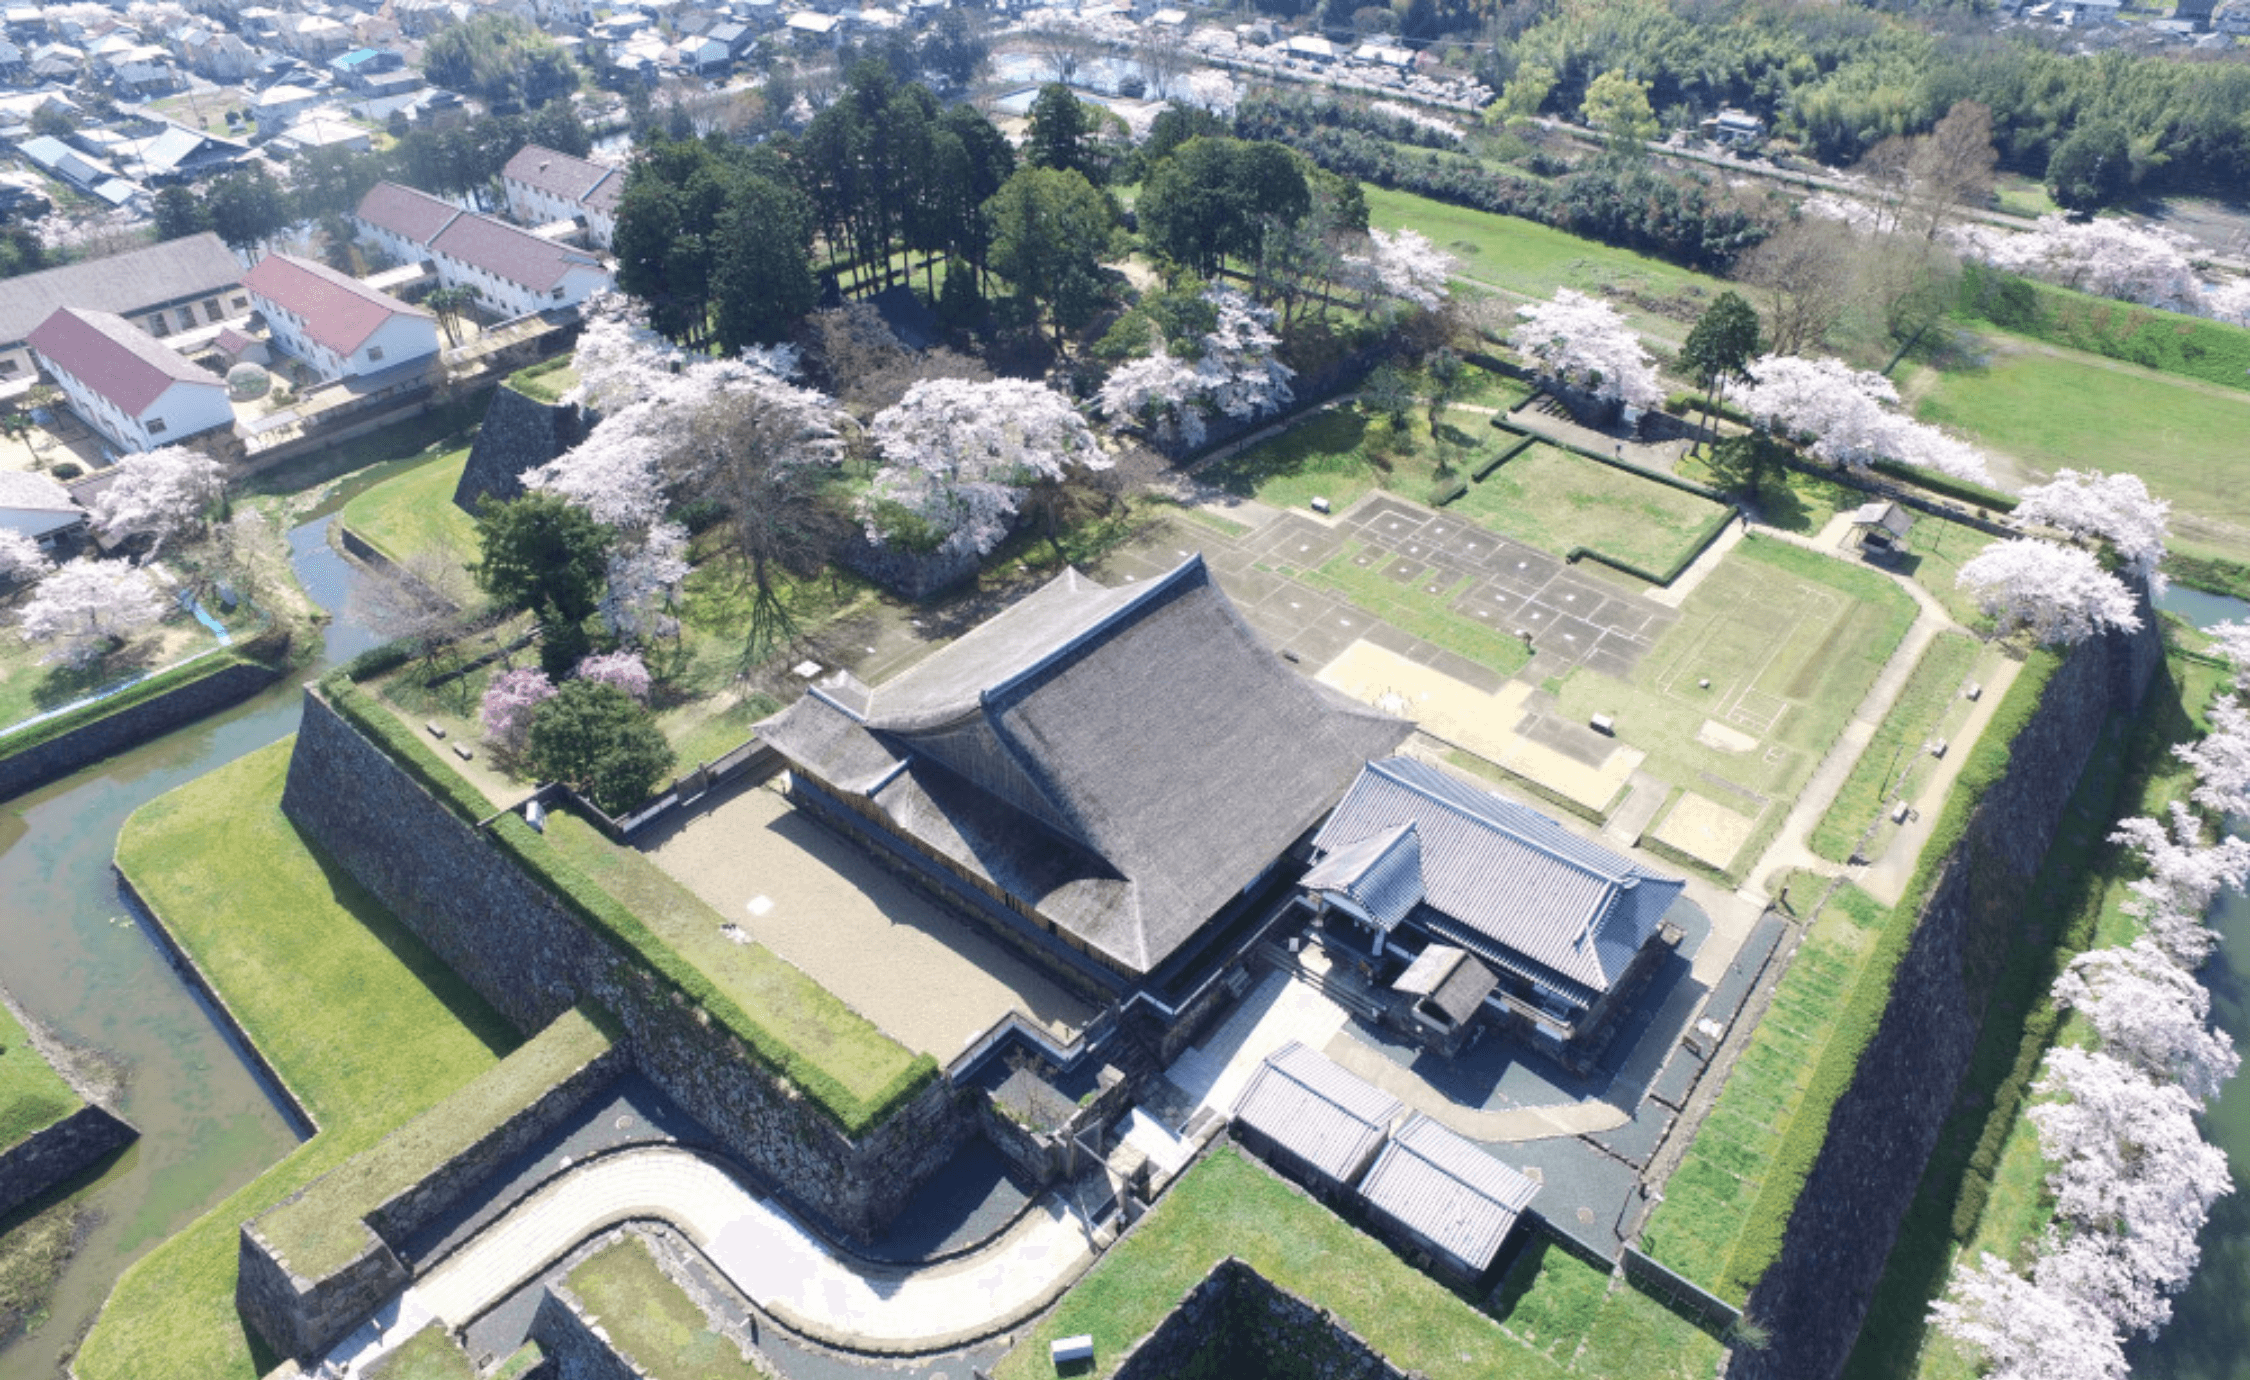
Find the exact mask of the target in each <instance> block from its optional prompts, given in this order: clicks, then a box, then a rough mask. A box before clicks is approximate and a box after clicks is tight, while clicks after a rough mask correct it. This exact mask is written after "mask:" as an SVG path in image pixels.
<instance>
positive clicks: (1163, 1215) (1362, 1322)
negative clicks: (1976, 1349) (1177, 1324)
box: [993, 1147, 1720, 1380]
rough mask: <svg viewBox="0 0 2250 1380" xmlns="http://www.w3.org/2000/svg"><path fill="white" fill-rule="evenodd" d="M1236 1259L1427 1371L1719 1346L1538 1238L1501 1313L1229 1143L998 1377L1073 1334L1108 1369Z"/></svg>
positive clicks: (1583, 1368) (1440, 1377)
mask: <svg viewBox="0 0 2250 1380" xmlns="http://www.w3.org/2000/svg"><path fill="white" fill-rule="evenodd" d="M1230 1255H1232V1256H1236V1257H1239V1258H1240V1259H1241V1260H1242V1261H1243V1262H1244V1263H1245V1264H1247V1265H1249V1266H1250V1268H1252V1269H1253V1270H1256V1271H1257V1272H1258V1273H1259V1274H1260V1275H1263V1276H1264V1277H1265V1278H1266V1279H1267V1280H1269V1281H1271V1282H1272V1283H1274V1284H1276V1285H1279V1286H1280V1287H1281V1288H1283V1289H1286V1290H1289V1291H1290V1292H1291V1293H1294V1294H1298V1295H1301V1296H1303V1297H1304V1298H1306V1299H1309V1300H1310V1301H1311V1302H1313V1303H1314V1304H1316V1305H1318V1306H1319V1307H1321V1308H1324V1309H1326V1310H1328V1311H1330V1312H1332V1313H1334V1314H1335V1315H1336V1318H1337V1319H1338V1321H1340V1322H1342V1323H1344V1324H1345V1325H1346V1326H1348V1327H1350V1328H1351V1329H1352V1330H1353V1331H1354V1332H1356V1333H1358V1334H1359V1335H1360V1336H1361V1337H1362V1338H1364V1339H1366V1341H1367V1342H1368V1343H1369V1344H1370V1345H1372V1346H1373V1347H1374V1348H1375V1349H1376V1350H1377V1351H1379V1352H1381V1353H1382V1354H1383V1355H1384V1356H1385V1357H1386V1358H1387V1359H1389V1360H1390V1361H1391V1362H1392V1363H1393V1364H1395V1365H1397V1366H1399V1367H1400V1368H1401V1369H1404V1370H1406V1371H1409V1372H1410V1373H1413V1374H1416V1375H1421V1376H1427V1377H1429V1378H1430V1380H1454V1378H1455V1377H1459V1380H1491V1377H1495V1376H1506V1377H1508V1380H1546V1378H1547V1377H1560V1376H1566V1375H1583V1376H1608V1377H1615V1380H1672V1378H1673V1377H1677V1380H1691V1377H1692V1378H1693V1380H1705V1378H1706V1377H1708V1376H1709V1375H1710V1374H1711V1372H1712V1368H1713V1367H1714V1366H1715V1365H1716V1364H1717V1362H1718V1358H1719V1352H1720V1347H1719V1343H1718V1342H1717V1341H1716V1340H1714V1339H1713V1338H1711V1337H1709V1336H1706V1335H1705V1334H1704V1333H1702V1332H1700V1331H1698V1330H1697V1329H1696V1328H1695V1327H1693V1326H1692V1325H1690V1324H1688V1323H1686V1322H1683V1321H1681V1320H1680V1319H1679V1318H1678V1317H1676V1316H1674V1315H1673V1314H1672V1313H1670V1312H1669V1311H1667V1310H1666V1309H1665V1308H1664V1307H1663V1306H1661V1305H1660V1304H1657V1303H1656V1302H1654V1301H1653V1300H1651V1299H1649V1298H1647V1297H1645V1296H1643V1295H1641V1294H1639V1293H1637V1292H1636V1291H1634V1290H1632V1289H1629V1288H1623V1287H1619V1288H1616V1289H1612V1288H1611V1281H1610V1279H1609V1277H1608V1276H1607V1275H1606V1274H1605V1273H1604V1272H1602V1271H1598V1270H1595V1269H1593V1268H1592V1267H1590V1266H1587V1265H1585V1264H1583V1263H1581V1262H1580V1261H1578V1260H1576V1259H1574V1258H1572V1257H1570V1256H1566V1255H1564V1254H1563V1253H1562V1252H1561V1251H1559V1250H1554V1249H1551V1248H1548V1247H1546V1246H1545V1245H1544V1243H1541V1242H1538V1241H1533V1242H1531V1243H1528V1244H1527V1245H1526V1246H1525V1248H1524V1253H1523V1258H1522V1259H1521V1260H1519V1261H1518V1262H1517V1264H1516V1266H1515V1268H1514V1269H1512V1270H1511V1271H1510V1273H1509V1276H1508V1280H1507V1282H1506V1284H1505V1286H1504V1287H1503V1289H1502V1290H1501V1294H1500V1297H1501V1299H1502V1306H1501V1307H1500V1308H1499V1310H1498V1317H1497V1318H1495V1317H1494V1316H1493V1315H1491V1314H1487V1313H1484V1312H1482V1311H1480V1310H1479V1309H1477V1308H1476V1307H1474V1306H1472V1305H1471V1304H1470V1303H1469V1302H1467V1301H1465V1300H1463V1299H1462V1298H1461V1297H1460V1296H1459V1295H1456V1294H1454V1293H1453V1292H1451V1291H1449V1290H1447V1289H1445V1288H1444V1287H1442V1286H1441V1285H1439V1284H1438V1283H1437V1282H1436V1281H1434V1280H1432V1279H1431V1278H1429V1277H1428V1276H1426V1275H1424V1274H1422V1273H1420V1272H1419V1271H1417V1270H1414V1269H1412V1268H1410V1267H1408V1266H1407V1264H1406V1263H1405V1262H1404V1261H1402V1260H1400V1259H1399V1258H1398V1256H1396V1255H1394V1254H1393V1253H1392V1252H1391V1251H1390V1249H1389V1248H1388V1247H1385V1246H1383V1245H1382V1244H1380V1243H1379V1242H1377V1241H1376V1240H1375V1239H1374V1238H1373V1237H1370V1236H1368V1235H1366V1234H1365V1233H1363V1232H1361V1231H1359V1230H1358V1229H1357V1228H1355V1227H1353V1226H1351V1225H1350V1224H1348V1223H1346V1222H1345V1221H1343V1220H1342V1219H1341V1218H1339V1217H1337V1216H1336V1215H1335V1214H1333V1213H1331V1212H1330V1211H1329V1210H1328V1209H1327V1208H1325V1207H1322V1206H1321V1205H1320V1204H1318V1203H1315V1202H1314V1201H1313V1200H1312V1199H1310V1198H1308V1197H1306V1196H1305V1195H1304V1194H1303V1193H1300V1192H1298V1191H1297V1190H1296V1189H1295V1188H1292V1187H1291V1186H1289V1185H1288V1184H1286V1183H1283V1182H1282V1181H1281V1180H1280V1179H1277V1178H1275V1177H1274V1176H1273V1175H1272V1174H1271V1173H1269V1172H1268V1171H1267V1170H1266V1169H1265V1168H1264V1166H1262V1165H1259V1164H1257V1163H1256V1162H1254V1161H1252V1160H1249V1159H1247V1158H1245V1157H1244V1156H1243V1155H1242V1153H1241V1152H1240V1151H1238V1150H1235V1149H1233V1148H1232V1147H1227V1148H1222V1149H1220V1150H1217V1151H1214V1152H1213V1153H1212V1154H1211V1156H1210V1157H1209V1158H1208V1159H1206V1160H1204V1161H1203V1163H1201V1164H1199V1165H1197V1166H1196V1167H1195V1168H1194V1169H1193V1170H1191V1171H1189V1173H1188V1174H1187V1175H1186V1176H1184V1177H1183V1178H1181V1179H1180V1181H1179V1182H1178V1183H1176V1184H1174V1185H1173V1187H1172V1189H1171V1191H1170V1192H1169V1193H1167V1194H1165V1196H1164V1198H1163V1199H1162V1200H1161V1201H1159V1202H1158V1203H1157V1205H1156V1207H1155V1209H1154V1210H1153V1212H1152V1213H1151V1216H1150V1219H1149V1220H1148V1221H1147V1222H1145V1223H1144V1224H1143V1225H1141V1226H1139V1227H1137V1228H1136V1229H1135V1230H1134V1231H1133V1233H1132V1234H1131V1235H1130V1236H1128V1237H1126V1238H1125V1239H1124V1240H1123V1241H1121V1242H1119V1243H1118V1244H1117V1245H1116V1246H1115V1247H1114V1248H1112V1249H1111V1250H1110V1252H1109V1253H1108V1254H1107V1255H1105V1256H1103V1257H1102V1258H1101V1260H1100V1261H1098V1262H1097V1263H1096V1264H1095V1265H1094V1268H1093V1269H1091V1270H1089V1271H1088V1272H1087V1273H1086V1277H1085V1278H1084V1279H1082V1280H1080V1281H1079V1282H1078V1284H1077V1285H1076V1286H1075V1287H1074V1288H1073V1289H1072V1290H1071V1291H1070V1292H1069V1293H1068V1294H1066V1295H1064V1296H1063V1299H1062V1302H1061V1303H1060V1304H1058V1305H1056V1307H1055V1309H1054V1311H1053V1312H1051V1313H1049V1314H1048V1315H1047V1317H1046V1318H1045V1319H1044V1320H1043V1321H1041V1322H1040V1323H1039V1325H1038V1326H1036V1327H1034V1328H1033V1329H1031V1331H1030V1333H1029V1335H1027V1336H1026V1337H1024V1338H1023V1340H1022V1341H1020V1342H1018V1343H1017V1345H1016V1347H1015V1349H1014V1350H1013V1351H1010V1352H1009V1353H1008V1354H1007V1355H1006V1356H1005V1357H1003V1358H1001V1361H1000V1364H999V1365H998V1366H997V1367H995V1368H994V1370H993V1376H994V1380H1034V1378H1035V1377H1037V1378H1039V1380H1044V1377H1047V1376H1051V1375H1053V1374H1054V1369H1053V1366H1052V1364H1051V1363H1050V1362H1049V1361H1048V1359H1047V1356H1048V1351H1047V1348H1048V1344H1049V1343H1051V1342H1052V1341H1054V1339H1055V1338H1057V1337H1068V1336H1073V1335H1076V1334H1079V1333H1088V1334H1091V1335H1092V1336H1093V1338H1094V1357H1095V1364H1094V1367H1093V1368H1092V1369H1091V1370H1088V1371H1084V1372H1081V1374H1083V1375H1085V1376H1087V1377H1089V1380H1099V1377H1102V1376H1107V1375H1109V1374H1110V1373H1111V1372H1113V1371H1114V1370H1115V1369H1116V1366H1117V1360H1118V1357H1119V1355H1120V1354H1121V1353H1122V1352H1123V1351H1124V1350H1125V1348H1127V1347H1129V1346H1131V1345H1132V1344H1133V1343H1134V1342H1136V1341H1138V1340H1139V1339H1140V1338H1142V1337H1144V1336H1146V1335H1148V1333H1149V1332H1151V1331H1153V1330H1154V1329H1155V1327H1156V1325H1157V1324H1158V1323H1160V1322H1162V1321H1163V1319H1164V1315H1165V1314H1166V1313H1167V1312H1169V1311H1170V1310H1171V1309H1172V1308H1173V1307H1174V1306H1175V1305H1176V1304H1178V1303H1179V1301H1180V1299H1181V1297H1182V1296H1184V1295H1185V1294H1186V1293H1187V1292H1188V1290H1190V1289H1192V1288H1194V1287H1195V1286H1196V1285H1197V1284H1198V1283H1200V1282H1202V1280H1203V1278H1204V1277H1205V1276H1206V1275H1208V1274H1210V1272H1211V1270H1212V1268H1213V1267H1214V1266H1216V1265H1217V1264H1218V1263H1219V1262H1220V1261H1221V1260H1223V1259H1225V1258H1226V1257H1227V1256H1230Z"/></svg>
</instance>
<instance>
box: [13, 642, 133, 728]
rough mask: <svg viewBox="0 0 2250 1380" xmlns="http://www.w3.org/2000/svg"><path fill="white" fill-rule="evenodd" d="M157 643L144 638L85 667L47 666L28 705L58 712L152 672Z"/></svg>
mask: <svg viewBox="0 0 2250 1380" xmlns="http://www.w3.org/2000/svg"><path fill="white" fill-rule="evenodd" d="M156 648H157V641H156V639H154V638H144V639H141V640H139V641H136V642H133V643H131V644H130V645H128V646H125V647H121V648H119V649H118V650H116V651H114V652H111V653H110V654H109V655H107V656H104V657H100V658H98V659H96V660H94V661H92V662H90V663H88V664H87V665H84V666H50V667H48V668H47V671H46V673H45V674H44V675H42V676H40V678H39V683H38V684H37V685H36V686H35V687H33V689H32V692H31V702H32V704H33V705H34V706H36V707H37V708H39V709H40V710H43V711H44V710H49V709H59V708H61V707H62V706H63V705H66V704H69V703H71V702H72V701H74V700H82V699H84V698H86V697H87V696H88V695H91V694H94V693H95V692H96V691H99V690H103V689H106V688H108V687H110V686H113V685H116V684H117V683H118V682H119V681H122V680H125V679H128V678H130V677H133V676H139V675H145V674H147V673H148V672H149V671H151V670H153V669H155V666H156Z"/></svg>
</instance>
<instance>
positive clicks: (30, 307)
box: [0, 230, 250, 387]
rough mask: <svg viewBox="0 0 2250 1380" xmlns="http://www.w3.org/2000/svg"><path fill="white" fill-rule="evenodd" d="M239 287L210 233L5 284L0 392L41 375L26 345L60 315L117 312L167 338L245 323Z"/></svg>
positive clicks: (0, 303)
mask: <svg viewBox="0 0 2250 1380" xmlns="http://www.w3.org/2000/svg"><path fill="white" fill-rule="evenodd" d="M241 283H242V265H241V264H240V263H239V262H238V261H237V260H236V259H235V257H234V252H233V251H232V250H230V249H228V248H227V247H226V245H225V244H223V243H222V242H221V241H220V239H219V237H218V236H217V235H214V234H212V233H211V232H210V231H208V230H206V231H204V232H203V233H201V234H196V235H186V236H183V237H181V238H179V239H176V240H166V241H164V242H163V243H162V244H152V245H149V246H147V247H145V248H142V249H132V250H127V251H126V252H125V253H123V254H112V255H110V256H108V257H107V258H100V259H87V260H84V261H82V262H79V263H74V264H64V265H63V266H62V267H60V268H47V269H41V270H40V271H39V272H37V273H25V274H22V275H20V276H18V277H14V278H7V279H0V387H4V386H6V385H7V384H9V383H11V382H14V381H17V380H20V379H27V378H29V377H31V376H32V375H33V374H34V373H35V372H36V371H37V369H38V365H37V364H36V362H35V361H33V359H32V357H31V353H30V348H29V346H28V345H27V344H26V342H27V340H28V339H29V337H30V335H31V332H32V329H33V328H34V327H36V326H37V325H38V324H39V323H40V322H42V321H44V320H46V319H47V318H48V317H49V316H50V315H52V314H53V313H54V311H55V309H56V308H58V307H84V308H87V309H89V310H94V311H104V312H115V313H116V314H118V315H120V316H123V317H125V318H127V319H128V320H131V321H133V322H135V323H137V324H139V325H140V326H142V327H143V328H145V329H146V330H148V331H149V332H150V333H151V334H153V335H158V336H165V335H170V334H172V333H173V332H175V331H184V330H191V329H194V328H196V327H198V326H205V325H210V324H213V323H215V322H219V321H224V320H228V319H230V318H233V317H238V316H243V315H246V314H247V313H248V312H249V310H250V297H249V294H248V293H245V292H244V291H243V290H242V286H241Z"/></svg>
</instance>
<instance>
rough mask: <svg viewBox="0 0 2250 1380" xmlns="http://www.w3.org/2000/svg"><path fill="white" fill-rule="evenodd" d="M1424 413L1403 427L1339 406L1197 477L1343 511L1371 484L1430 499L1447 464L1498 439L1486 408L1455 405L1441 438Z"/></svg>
mask: <svg viewBox="0 0 2250 1380" xmlns="http://www.w3.org/2000/svg"><path fill="white" fill-rule="evenodd" d="M1424 412H1425V409H1423V408H1420V407H1417V408H1415V409H1414V412H1413V414H1412V416H1411V417H1410V419H1409V420H1408V423H1407V426H1406V427H1405V429H1404V430H1403V431H1399V430H1395V429H1394V428H1393V427H1392V425H1391V423H1390V422H1389V420H1387V419H1384V418H1377V417H1370V416H1368V415H1367V414H1366V413H1365V412H1363V411H1361V410H1360V409H1359V408H1358V407H1355V406H1351V405H1348V404H1347V405H1344V406H1339V407H1333V408H1330V409H1328V410H1327V411H1325V412H1320V413H1317V414H1315V415H1313V416H1311V417H1309V418H1307V419H1305V420H1304V421H1303V422H1301V423H1299V424H1298V425H1297V426H1295V427H1292V428H1291V429H1290V430H1288V431H1286V432H1284V433H1283V434H1281V435H1279V436H1276V437H1274V438H1273V439H1272V440H1270V441H1263V442H1260V443H1259V444H1257V445H1255V446H1251V447H1249V448H1247V449H1244V450H1241V451H1237V452H1236V453H1234V454H1233V455H1230V456H1226V457H1225V458H1223V459H1218V460H1214V461H1212V462H1211V463H1210V464H1207V465H1205V466H1203V467H1202V468H1201V469H1199V470H1197V471H1196V472H1195V477H1196V478H1197V479H1199V480H1201V481H1202V482H1204V483H1206V484H1209V485H1213V486H1214V487H1217V488H1220V489H1224V490H1226V491H1227V492H1228V493H1230V494H1233V495H1235V496H1236V497H1239V498H1255V499H1257V500H1258V501H1259V502H1261V503H1270V504H1272V505H1273V506H1274V507H1276V508H1302V507H1304V506H1305V505H1306V504H1308V503H1311V502H1312V501H1313V500H1314V499H1315V498H1325V499H1327V500H1328V502H1329V505H1330V506H1331V507H1332V508H1334V510H1335V511H1337V512H1339V513H1341V512H1343V511H1344V510H1345V509H1346V508H1349V507H1350V506H1351V505H1352V504H1353V503H1354V502H1356V501H1357V500H1358V499H1359V497H1360V496H1361V495H1362V494H1365V493H1367V492H1368V491H1369V490H1371V489H1389V490H1391V491H1392V492H1394V493H1399V494H1404V495H1405V496H1406V497H1408V498H1411V499H1413V500H1414V501H1415V502H1417V503H1426V502H1428V501H1429V500H1430V498H1431V496H1432V490H1433V489H1435V488H1436V486H1437V484H1438V481H1439V478H1440V475H1439V473H1438V471H1439V468H1440V466H1441V465H1443V466H1448V467H1450V471H1458V470H1460V469H1462V467H1463V466H1466V465H1472V464H1474V463H1475V461H1476V459H1477V457H1479V456H1481V455H1484V454H1488V453H1489V452H1490V450H1491V448H1492V447H1493V446H1494V445H1495V444H1496V443H1497V438H1495V436H1494V434H1493V431H1492V428H1491V427H1490V426H1489V425H1487V424H1486V423H1487V422H1488V421H1489V419H1488V418H1487V417H1486V416H1485V415H1484V414H1482V413H1477V412H1461V411H1456V412H1449V413H1447V414H1445V415H1442V416H1440V417H1439V418H1438V439H1437V440H1436V441H1433V439H1432V438H1431V434H1430V428H1429V423H1428V419H1427V418H1426V417H1425V415H1424ZM1450 471H1449V472H1450Z"/></svg>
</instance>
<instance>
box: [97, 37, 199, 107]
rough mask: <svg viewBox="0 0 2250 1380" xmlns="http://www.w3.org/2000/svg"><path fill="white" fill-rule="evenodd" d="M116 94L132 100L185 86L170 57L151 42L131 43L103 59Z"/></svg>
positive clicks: (184, 81) (184, 80)
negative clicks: (129, 45)
mask: <svg viewBox="0 0 2250 1380" xmlns="http://www.w3.org/2000/svg"><path fill="white" fill-rule="evenodd" d="M103 62H104V64H105V65H106V66H107V67H108V69H109V82H110V85H111V86H112V87H114V88H115V89H116V90H117V92H118V94H120V95H123V96H129V97H133V98H136V99H141V98H146V97H149V96H157V95H162V94H163V93H165V92H167V91H176V90H178V89H180V88H181V87H182V86H185V85H186V84H187V82H186V79H185V78H183V77H182V76H181V75H180V69H179V68H177V67H175V66H173V64H172V55H171V54H170V53H168V52H166V51H165V50H164V49H162V48H159V47H157V46H156V45H155V44H153V43H140V44H135V45H133V46H131V47H128V48H123V49H120V50H118V51H116V52H113V53H110V54H108V55H107V56H105V57H104V58H103Z"/></svg>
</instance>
